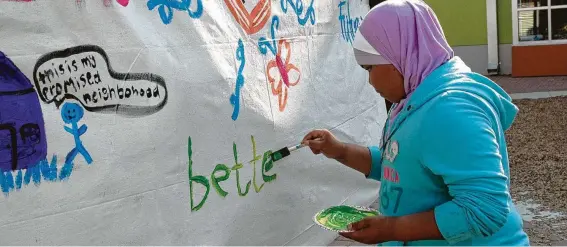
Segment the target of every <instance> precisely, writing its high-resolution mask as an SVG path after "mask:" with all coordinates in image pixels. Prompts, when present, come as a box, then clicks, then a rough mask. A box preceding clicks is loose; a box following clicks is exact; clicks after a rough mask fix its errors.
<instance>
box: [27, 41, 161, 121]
mask: <svg viewBox="0 0 567 247" xmlns="http://www.w3.org/2000/svg"><path fill="white" fill-rule="evenodd" d="M33 80H34V83H35V87H36V90H37V93H38V95H39V98H40V99H41V100H42V101H43V102H45V103H47V104H50V103H55V105H56V107H57V108H59V106H60V105H61V104H63V102H64V101H65V100H66V99H74V100H77V101H79V102H80V103H81V105H83V107H84V108H85V109H86V110H87V111H91V112H102V111H106V112H115V113H117V114H123V115H134V116H140V115H150V114H153V113H155V112H158V111H159V110H161V109H162V108H163V107H164V106H165V104H166V103H167V87H166V85H165V80H164V79H163V77H161V76H159V75H156V74H152V73H119V72H116V71H114V70H113V69H112V66H111V65H110V61H109V59H108V55H107V54H106V52H105V51H104V50H103V49H102V48H101V47H99V46H95V45H81V46H75V47H71V48H67V49H64V50H58V51H54V52H51V53H48V54H45V55H43V56H42V57H40V58H39V59H38V61H37V62H36V64H35V67H34V70H33Z"/></svg>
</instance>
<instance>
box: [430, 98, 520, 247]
mask: <svg viewBox="0 0 567 247" xmlns="http://www.w3.org/2000/svg"><path fill="white" fill-rule="evenodd" d="M443 97H444V99H443V100H442V101H438V102H436V103H434V104H435V105H433V106H432V107H431V109H430V110H429V111H428V113H427V117H426V120H425V121H424V123H423V125H422V129H421V132H420V136H421V145H422V147H423V148H422V150H423V152H422V153H421V162H422V164H423V166H424V167H426V168H427V169H429V170H430V171H431V172H432V173H433V174H435V175H437V176H439V177H440V178H441V179H442V180H443V181H444V183H445V184H446V186H447V189H448V193H449V194H450V196H451V197H452V200H451V201H448V202H446V203H444V204H441V205H439V206H437V207H436V208H435V209H434V214H435V220H436V222H437V226H438V228H439V231H440V232H441V234H442V235H443V237H444V238H445V239H446V240H447V241H448V242H449V244H451V245H454V244H456V243H458V242H461V241H466V240H470V239H471V238H476V237H487V236H491V235H493V234H494V233H496V232H498V231H499V230H500V229H501V228H502V226H504V224H505V223H506V221H507V217H508V213H509V210H510V209H509V207H508V198H509V193H508V185H507V180H508V177H507V176H506V174H505V173H504V169H503V167H502V156H501V154H500V151H499V142H498V137H497V132H495V130H494V128H493V126H497V125H496V124H497V121H496V119H494V118H491V117H490V115H489V114H493V113H492V111H491V110H490V109H491V108H490V107H488V106H487V105H483V104H481V103H479V101H477V100H476V99H474V100H472V99H467V98H466V96H465V97H452V96H447V95H446V96H443ZM497 129H498V128H497ZM498 133H500V132H498Z"/></svg>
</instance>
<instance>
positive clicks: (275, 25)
mask: <svg viewBox="0 0 567 247" xmlns="http://www.w3.org/2000/svg"><path fill="white" fill-rule="evenodd" d="M279 28H280V18H279V17H278V16H277V15H274V16H273V17H272V26H271V30H270V34H271V35H272V36H271V41H268V40H267V39H266V37H261V38H260V39H259V40H258V49H260V53H262V54H264V55H266V54H267V53H268V50H270V51H271V52H272V54H274V56H276V55H277V54H278V46H277V45H276V30H278V29H279ZM270 42H271V43H270Z"/></svg>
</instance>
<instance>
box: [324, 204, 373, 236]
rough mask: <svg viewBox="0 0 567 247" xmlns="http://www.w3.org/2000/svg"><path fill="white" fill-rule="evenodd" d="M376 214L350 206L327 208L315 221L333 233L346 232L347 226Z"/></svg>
mask: <svg viewBox="0 0 567 247" xmlns="http://www.w3.org/2000/svg"><path fill="white" fill-rule="evenodd" d="M377 215H378V212H376V211H370V210H363V209H358V208H355V207H351V206H345V205H341V206H334V207H330V208H327V209H325V210H323V211H321V212H319V213H318V214H317V215H315V220H316V221H317V222H318V223H319V224H320V225H322V226H324V227H326V228H328V229H330V230H333V231H346V230H347V228H348V225H349V224H352V223H354V222H358V221H360V220H362V219H364V218H366V217H372V216H377Z"/></svg>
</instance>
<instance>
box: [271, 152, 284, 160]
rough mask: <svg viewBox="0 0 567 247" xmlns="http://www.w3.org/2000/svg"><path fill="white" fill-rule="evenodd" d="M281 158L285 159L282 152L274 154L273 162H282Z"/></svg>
mask: <svg viewBox="0 0 567 247" xmlns="http://www.w3.org/2000/svg"><path fill="white" fill-rule="evenodd" d="M281 158H283V157H282V154H281V153H280V152H275V153H273V156H272V160H274V161H276V160H280V159H281Z"/></svg>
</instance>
